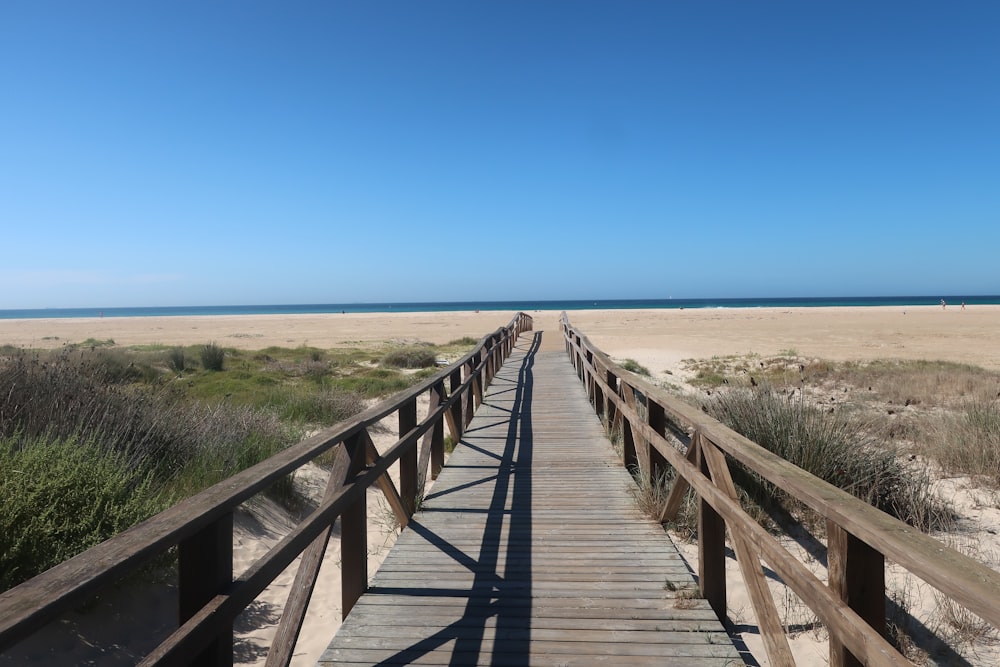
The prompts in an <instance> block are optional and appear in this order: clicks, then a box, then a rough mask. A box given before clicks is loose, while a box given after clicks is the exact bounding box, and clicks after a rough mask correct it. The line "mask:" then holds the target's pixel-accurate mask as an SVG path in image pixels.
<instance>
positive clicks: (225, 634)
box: [177, 513, 233, 667]
mask: <svg viewBox="0 0 1000 667" xmlns="http://www.w3.org/2000/svg"><path fill="white" fill-rule="evenodd" d="M177 575H178V577H177V578H178V582H179V584H178V587H177V589H178V590H177V600H178V604H177V606H178V613H179V624H180V625H183V624H184V622H185V621H187V620H188V619H189V618H191V617H192V616H194V615H196V614H197V613H198V611H199V610H201V608H202V607H204V606H205V604H207V603H208V602H209V600H211V599H212V598H213V597H215V596H216V595H219V594H220V593H222V592H224V591H225V590H226V589H228V588H229V585H230V584H231V583H232V581H233V515H232V514H231V513H230V514H226V515H224V516H222V517H219V518H218V519H216V521H215V522H214V523H212V524H210V525H208V526H206V527H205V528H203V529H202V530H200V531H199V532H198V533H197V534H195V535H193V536H191V537H189V538H188V539H186V540H183V541H182V542H181V543H180V545H179V548H178V552H177ZM186 661H187V662H188V663H189V664H191V665H197V666H198V667H222V666H224V665H232V664H233V628H232V623H230V624H229V627H228V629H225V630H220V631H219V632H218V633H217V634H216V635H215V636H214V638H213V639H212V641H211V643H209V645H208V646H206V647H204V648H202V649H201V650H199V651H197V652H196V653H193V654H190V655H189V656H187V658H186Z"/></svg>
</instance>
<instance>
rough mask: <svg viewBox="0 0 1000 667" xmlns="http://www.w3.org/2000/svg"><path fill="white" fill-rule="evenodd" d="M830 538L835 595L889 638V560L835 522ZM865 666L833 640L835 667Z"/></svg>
mask: <svg viewBox="0 0 1000 667" xmlns="http://www.w3.org/2000/svg"><path fill="white" fill-rule="evenodd" d="M826 535H827V538H826V539H827V568H828V570H829V581H830V590H831V592H832V593H833V594H834V595H836V596H837V597H839V598H840V599H841V600H843V601H844V602H846V603H847V605H848V606H849V607H850V608H851V609H853V610H854V611H856V612H857V613H858V615H859V616H861V618H863V619H864V620H865V621H867V622H868V624H869V625H870V626H872V629H873V630H874V631H875V632H877V633H879V634H880V635H882V636H885V559H884V558H883V557H882V554H880V553H879V552H877V551H875V550H874V549H872V548H871V547H870V546H868V545H867V544H865V543H864V542H862V541H861V540H859V539H858V538H856V537H854V536H853V535H851V534H850V533H848V532H847V531H846V530H844V529H843V528H841V527H840V526H838V525H837V524H836V523H834V522H833V521H828V522H827V531H826ZM862 664H863V663H862V662H861V661H860V660H858V658H857V657H855V656H854V655H853V654H852V653H851V652H850V651H849V650H848V649H847V647H845V646H844V643H843V642H842V641H840V640H839V639H838V638H836V637H833V636H831V637H830V665H831V667H860V666H861V665H862Z"/></svg>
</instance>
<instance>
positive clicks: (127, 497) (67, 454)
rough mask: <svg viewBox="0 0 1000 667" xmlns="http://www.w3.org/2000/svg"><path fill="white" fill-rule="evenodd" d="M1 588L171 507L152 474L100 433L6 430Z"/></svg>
mask: <svg viewBox="0 0 1000 667" xmlns="http://www.w3.org/2000/svg"><path fill="white" fill-rule="evenodd" d="M0 462H2V465H0V498H2V499H3V502H2V503H0V590H7V589H8V588H10V587H12V586H14V585H16V584H18V583H20V582H22V581H25V580H27V579H29V578H31V577H33V576H34V575H36V574H38V573H40V572H43V571H45V570H47V569H49V568H50V567H52V566H54V565H57V564H58V563H61V562H62V561H64V560H66V559H68V558H70V557H72V556H75V555H76V554H78V553H81V552H83V551H85V550H87V549H89V548H90V547H92V546H94V545H96V544H99V543H100V542H103V541H104V540H106V539H108V538H109V537H111V536H113V535H115V534H117V533H119V532H121V531H123V530H125V529H126V528H129V527H131V526H133V525H135V524H136V523H139V522H140V521H143V520H145V519H147V518H149V517H151V516H153V515H154V514H156V513H157V512H160V511H161V510H163V509H165V508H166V507H167V506H168V504H169V499H168V498H167V497H166V496H165V495H164V494H162V493H160V492H159V491H158V490H157V486H156V485H155V484H154V483H153V479H152V476H151V475H150V474H149V473H148V472H145V471H143V470H141V469H135V468H133V467H132V466H130V465H129V462H128V460H127V458H126V457H125V456H124V455H123V454H121V453H119V452H115V451H111V450H108V449H106V448H104V447H101V446H100V445H99V444H98V443H97V442H96V441H95V440H81V439H79V438H74V437H70V438H59V437H47V436H38V437H33V438H22V437H18V436H7V437H3V438H0Z"/></svg>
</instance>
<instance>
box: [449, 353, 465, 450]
mask: <svg viewBox="0 0 1000 667" xmlns="http://www.w3.org/2000/svg"><path fill="white" fill-rule="evenodd" d="M466 363H468V362H466ZM462 368H465V366H464V365H463V366H462V367H459V368H456V369H455V371H454V372H453V373H452V374H451V376H450V377H449V382H450V383H451V386H450V388H451V394H450V396H452V397H454V396H456V395H458V396H461V393H460V392H459V390H460V389H461V387H462ZM464 403H465V402H464V401H462V400H458V401H454V402H453V404H452V406H451V413H450V414H451V417H450V418H449V419H448V426H449V427H450V428H451V441H452V442H456V443H457V442H459V441H460V440H461V439H462V433H463V432H464V431H465V418H464V417H463V416H462V410H463V405H464Z"/></svg>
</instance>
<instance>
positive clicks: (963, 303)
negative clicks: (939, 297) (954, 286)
mask: <svg viewBox="0 0 1000 667" xmlns="http://www.w3.org/2000/svg"><path fill="white" fill-rule="evenodd" d="M962 310H965V302H964V301H963V302H962Z"/></svg>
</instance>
